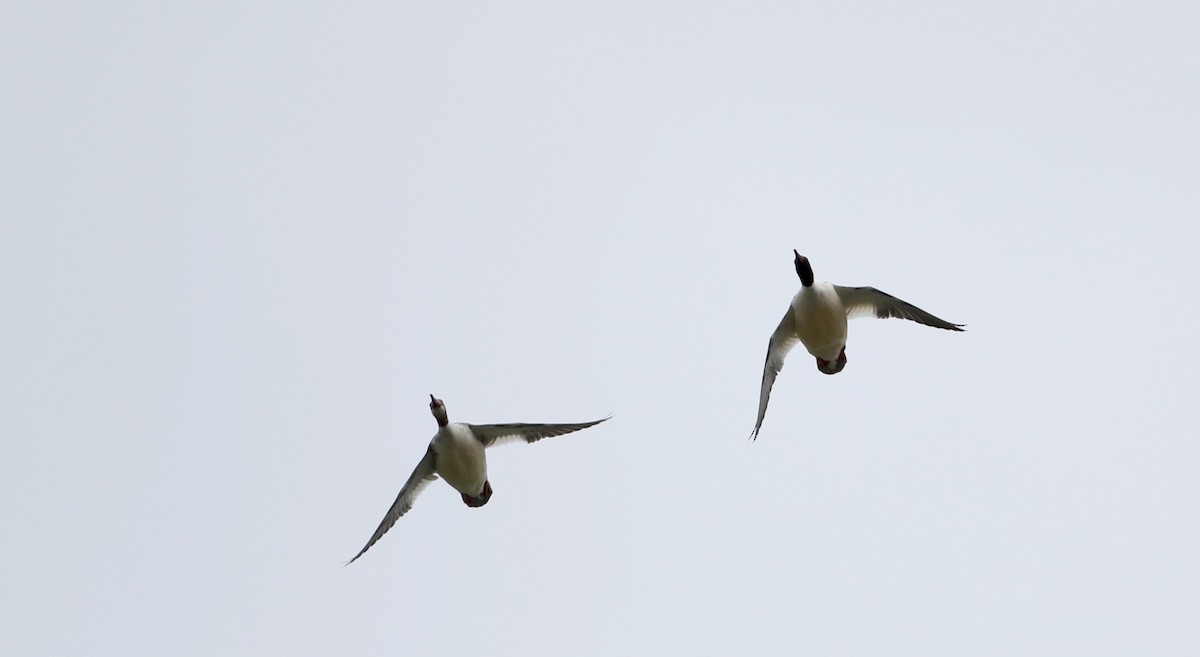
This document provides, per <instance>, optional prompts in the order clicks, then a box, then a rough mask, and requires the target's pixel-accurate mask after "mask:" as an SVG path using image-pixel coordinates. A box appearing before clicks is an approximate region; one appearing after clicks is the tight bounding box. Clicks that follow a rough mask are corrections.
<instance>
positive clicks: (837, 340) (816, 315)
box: [792, 282, 846, 360]
mask: <svg viewBox="0 0 1200 657" xmlns="http://www.w3.org/2000/svg"><path fill="white" fill-rule="evenodd" d="M792 312H794V313H795V315H796V316H795V319H796V333H797V335H799V336H800V342H802V343H804V348H805V349H807V350H808V353H810V354H812V355H814V356H816V357H817V358H823V359H825V360H835V359H837V357H838V354H839V353H840V352H841V351H842V347H844V346H846V309H845V308H844V307H843V306H842V300H841V298H840V297H839V296H838V294H837V290H835V289H834V287H833V286H832V285H830V284H829V283H825V282H819V283H813V285H812V287H807V288H801V290H800V291H799V292H797V293H796V296H795V298H793V299H792Z"/></svg>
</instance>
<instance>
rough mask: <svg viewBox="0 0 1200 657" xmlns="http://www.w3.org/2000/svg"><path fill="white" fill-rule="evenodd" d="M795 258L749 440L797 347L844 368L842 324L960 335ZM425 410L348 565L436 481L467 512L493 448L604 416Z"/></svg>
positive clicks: (481, 499) (479, 500)
mask: <svg viewBox="0 0 1200 657" xmlns="http://www.w3.org/2000/svg"><path fill="white" fill-rule="evenodd" d="M793 253H795V254H796V261H795V262H796V274H797V275H798V276H799V277H800V283H801V284H802V285H801V287H800V291H799V292H797V293H796V296H794V297H792V304H791V306H790V307H789V308H788V310H787V312H786V313H784V315H783V319H782V320H781V321H780V322H779V326H777V327H776V328H775V332H774V333H772V334H771V342H770V344H769V345H768V347H767V362H766V363H765V364H764V365H763V377H762V388H761V389H760V390H759V393H758V419H757V420H756V421H755V423H754V431H752V432H751V433H750V437H751V438H757V437H758V430H759V428H761V427H762V421H763V417H764V416H765V415H766V414H767V400H769V399H770V397H771V387H772V386H773V385H775V377H776V376H777V375H778V374H779V371H780V370H782V369H783V361H784V358H786V357H787V354H788V352H789V351H791V349H792V347H794V346H796V343H797V342H802V343H804V348H805V349H807V350H808V353H810V354H812V355H813V357H814V358H816V359H817V369H818V370H821V371H822V372H824V373H825V374H837V373H838V372H841V371H842V370H843V369H845V367H846V321H847V320H848V319H851V318H854V317H862V316H864V315H874V316H875V317H878V318H880V319H886V318H888V317H900V318H903V319H908V320H912V321H914V322H919V323H921V324H924V325H926V326H932V327H934V328H940V329H946V330H948V331H961V330H963V329H962V327H963V324H952V323H950V322H947V321H946V320H944V319H939V318H937V317H934V316H933V315H931V314H929V313H927V312H925V311H924V310H921V309H920V308H918V307H916V306H914V305H912V304H911V303H908V302H907V301H902V300H900V299H897V298H896V297H894V296H892V295H890V294H888V293H886V292H880V291H879V290H877V289H875V288H873V287H843V286H841V285H833V284H832V283H826V282H823V281H822V282H817V281H815V280H814V279H813V270H812V265H811V264H809V262H808V258H805V257H804V256H802V255H800V254H799V253H798V252H796V251H793ZM429 410H430V412H432V413H433V417H434V418H436V419H437V423H438V431H437V433H436V434H434V436H433V440H431V441H429V447H428V449H426V450H425V457H424V458H422V459H421V462H420V463H418V464H417V469H416V470H413V473H412V475H411V476H409V478H408V481H406V482H404V487H403V488H401V489H400V494H399V495H398V496H396V501H395V502H393V503H392V508H390V509H388V512H387V515H386V516H384V517H383V522H381V523H379V528H378V529H376V530H375V533H374V534H373V535H372V536H371V540H369V541H367V544H366V545H365V546H364V547H363V549H362V550H360V551H359V552H358V554H356V555H354V559H351V560H350V561H349V562H347V563H353V562H354V560H355V559H358V558H359V557H361V556H362V555H363V553H365V552H366V551H367V550H369V549H370V548H371V546H372V545H374V544H375V542H376V541H378V540H379V539H380V538H382V537H383V535H384V534H386V533H387V531H388V530H389V529H391V528H392V525H394V524H396V520H397V519H399V518H400V516H402V515H404V514H405V513H407V512H408V510H409V509H411V508H412V505H413V502H414V501H416V499H417V495H419V494H420V492H421V490H422V489H423V488H425V486H426V485H427V484H429V482H431V481H433V480H434V479H437V478H438V476H441V477H442V478H443V479H445V480H446V483H448V484H450V485H451V486H453V487H454V489H455V490H457V491H458V492H459V493H461V494H462V499H463V502H465V503H466V505H467V506H471V507H477V506H483V505H484V504H487V502H488V500H489V499H491V497H492V484H491V482H490V481H488V476H487V453H486V449H487V448H488V447H491V446H493V445H498V444H503V443H507V442H514V441H517V440H523V441H525V442H527V443H532V442H537V441H539V440H541V439H542V438H550V437H551V436H561V435H564V434H568V433H572V432H575V431H579V430H580V429H586V428H588V427H591V426H595V425H597V424H600V423H601V422H603V421H605V420H607V419H608V418H603V419H600V420H595V421H592V422H579V423H575V424H523V423H512V424H467V423H466V422H453V423H452V422H450V417H449V416H448V415H447V414H446V404H445V403H443V402H442V400H440V399H438V398H436V397H434V396H433V395H429Z"/></svg>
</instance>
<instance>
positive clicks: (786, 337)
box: [750, 306, 800, 440]
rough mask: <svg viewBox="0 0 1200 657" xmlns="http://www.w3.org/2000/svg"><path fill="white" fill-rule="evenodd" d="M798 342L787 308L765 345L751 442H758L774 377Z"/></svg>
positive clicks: (789, 311) (790, 313)
mask: <svg viewBox="0 0 1200 657" xmlns="http://www.w3.org/2000/svg"><path fill="white" fill-rule="evenodd" d="M799 341H800V336H799V334H797V333H796V318H795V314H794V313H793V312H792V307H791V306H788V310H787V314H786V315H784V316H783V319H782V320H780V322H779V326H777V327H775V332H774V333H772V334H771V341H770V342H769V343H767V361H766V362H765V363H763V375H762V387H761V388H760V389H759V391H758V419H757V420H755V422H754V431H751V432H750V438H751V439H752V440H758V430H759V429H760V428H762V423H763V418H764V417H766V416H767V402H768V401H770V400H771V388H772V387H774V385H775V376H776V375H777V374H779V371H780V370H782V369H783V361H784V359H785V358H787V355H788V352H789V351H791V350H792V347H794V346H796V343H797V342H799Z"/></svg>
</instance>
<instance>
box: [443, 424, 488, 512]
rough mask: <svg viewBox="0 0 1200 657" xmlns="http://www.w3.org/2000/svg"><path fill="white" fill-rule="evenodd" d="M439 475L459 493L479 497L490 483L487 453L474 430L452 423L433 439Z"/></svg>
mask: <svg viewBox="0 0 1200 657" xmlns="http://www.w3.org/2000/svg"><path fill="white" fill-rule="evenodd" d="M433 451H434V452H436V453H437V473H438V474H439V475H441V477H442V479H445V480H446V483H448V484H450V485H451V486H453V487H454V488H455V490H457V491H458V492H460V493H463V494H465V495H470V496H472V497H474V496H478V495H479V493H480V492H481V491H482V490H483V482H485V481H487V453H486V452H485V451H484V448H483V443H481V442H479V440H478V439H476V438H475V436H474V435H472V434H471V430H470V429H468V428H467V427H466V425H464V424H461V423H453V424H450V425H448V426H446V427H443V428H441V429H439V430H438V433H437V435H436V436H434V438H433Z"/></svg>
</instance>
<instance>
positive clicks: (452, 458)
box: [346, 395, 608, 565]
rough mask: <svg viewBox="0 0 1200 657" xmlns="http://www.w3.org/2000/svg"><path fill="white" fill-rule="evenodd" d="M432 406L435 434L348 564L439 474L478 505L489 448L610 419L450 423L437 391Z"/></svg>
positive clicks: (486, 490)
mask: <svg viewBox="0 0 1200 657" xmlns="http://www.w3.org/2000/svg"><path fill="white" fill-rule="evenodd" d="M429 411H430V412H431V413H433V417H434V418H436V419H437V423H438V430H437V433H436V434H434V436H433V440H430V441H429V448H428V449H426V450H425V457H424V458H422V459H421V462H420V463H418V464H417V468H416V469H415V470H413V473H412V474H411V475H409V477H408V481H406V482H404V487H403V488H401V489H400V494H399V495H397V496H396V501H395V502H393V503H392V508H390V509H388V512H387V515H385V516H384V517H383V521H382V522H380V523H379V528H378V529H376V530H375V534H373V535H372V536H371V540H369V541H367V544H366V545H365V546H364V547H363V549H362V550H359V552H358V554H356V555H354V559H351V560H350V561H347V562H346V564H347V565H349V564H351V563H354V561H355V560H356V559H358V558H359V557H361V556H362V555H363V553H365V552H366V551H367V550H369V549H370V548H371V546H372V545H375V542H376V541H378V540H379V539H380V538H382V537H383V535H384V534H386V533H387V531H388V530H389V529H391V528H392V525H394V524H396V520H398V519H399V518H400V516H402V515H404V514H405V513H408V510H409V509H411V508H412V506H413V502H415V501H416V499H417V495H419V494H420V493H421V490H422V489H423V488H425V486H426V485H428V484H429V482H431V481H433V480H435V479H437V478H438V476H441V477H442V478H443V479H445V480H446V483H448V484H450V485H451V486H453V487H454V489H455V490H457V491H458V492H459V493H461V494H462V500H463V502H464V503H465V504H466V505H467V506H470V507H480V506H483V505H484V504H487V503H488V500H490V499H491V498H492V484H491V482H490V481H488V476H487V453H486V451H485V450H486V449H487V448H488V447H491V446H493V445H497V444H503V443H509V442H515V441H517V440H523V441H525V442H527V443H533V442H537V441H539V440H541V439H542V438H550V437H551V436H561V435H563V434H568V433H572V432H574V431H579V430H580V429H586V428H588V427H591V426H595V425H597V424H600V423H601V422H603V421H605V420H607V419H608V418H607V417H606V418H602V419H599V420H595V421H593V422H580V423H578V424H524V423H520V422H514V423H510V424H467V423H466V422H454V423H451V422H450V418H449V416H448V415H447V414H446V404H445V403H444V402H443V401H442V400H440V399H438V398H436V397H434V396H433V395H429Z"/></svg>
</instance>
